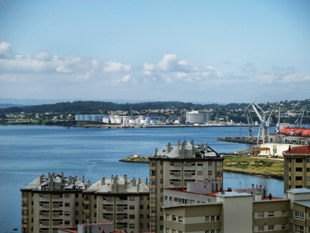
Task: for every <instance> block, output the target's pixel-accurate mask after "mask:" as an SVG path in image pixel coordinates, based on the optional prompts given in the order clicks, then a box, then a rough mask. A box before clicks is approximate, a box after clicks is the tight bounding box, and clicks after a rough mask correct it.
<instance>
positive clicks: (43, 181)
mask: <svg viewBox="0 0 310 233" xmlns="http://www.w3.org/2000/svg"><path fill="white" fill-rule="evenodd" d="M88 186H90V182H88V183H85V181H84V177H83V179H79V178H78V177H71V176H70V177H64V174H63V173H62V174H61V175H56V174H54V173H53V174H50V173H49V174H48V177H45V176H44V175H41V176H39V177H38V178H37V179H35V180H34V181H32V182H31V183H30V184H28V185H27V186H26V187H25V188H22V189H21V192H22V233H31V232H33V233H55V232H57V231H58V229H59V228H63V227H73V226H76V225H77V224H79V223H82V221H83V195H82V192H83V190H85V189H86V188H87V187H88Z"/></svg>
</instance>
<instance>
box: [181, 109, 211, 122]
mask: <svg viewBox="0 0 310 233" xmlns="http://www.w3.org/2000/svg"><path fill="white" fill-rule="evenodd" d="M205 121H206V114H205V112H198V111H191V112H187V113H186V123H190V124H202V123H204V122H205Z"/></svg>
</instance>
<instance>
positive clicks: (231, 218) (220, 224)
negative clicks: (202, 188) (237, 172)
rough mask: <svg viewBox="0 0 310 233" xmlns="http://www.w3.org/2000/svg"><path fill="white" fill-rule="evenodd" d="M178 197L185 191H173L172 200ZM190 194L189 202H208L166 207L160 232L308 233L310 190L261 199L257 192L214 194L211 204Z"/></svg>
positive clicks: (202, 196)
mask: <svg viewBox="0 0 310 233" xmlns="http://www.w3.org/2000/svg"><path fill="white" fill-rule="evenodd" d="M251 189H252V188H250V189H247V191H250V190H251ZM254 189H256V188H254ZM239 191H240V190H239ZM165 194H166V192H165ZM169 194H171V192H169ZM178 194H179V196H180V197H182V195H183V194H184V190H182V191H177V190H175V192H174V194H173V195H174V197H173V198H177V197H178ZM190 195H191V198H192V199H200V201H207V202H201V203H198V202H194V203H192V202H189V203H184V202H180V203H179V204H176V203H174V204H173V205H169V203H167V204H165V205H164V206H163V210H164V231H163V232H165V233H172V232H175V233H181V232H205V233H249V232H253V233H254V232H275V233H289V232H299V233H300V232H304V233H307V232H310V224H309V223H310V189H291V190H289V191H288V196H287V197H285V198H277V197H272V196H271V195H269V196H268V197H265V198H264V197H263V195H262V194H261V192H260V191H259V190H257V193H255V194H251V193H249V192H241V191H240V192H236V191H233V190H227V191H225V192H217V193H213V194H210V196H212V195H214V197H215V199H214V200H212V201H208V197H207V196H208V195H207V194H205V195H202V194H201V193H192V192H191V193H190ZM195 195H196V196H197V197H194V196H195Z"/></svg>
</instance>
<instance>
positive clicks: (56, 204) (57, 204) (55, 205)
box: [53, 203, 63, 209]
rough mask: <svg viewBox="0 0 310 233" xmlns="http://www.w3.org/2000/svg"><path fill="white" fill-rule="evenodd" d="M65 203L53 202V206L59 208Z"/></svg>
mask: <svg viewBox="0 0 310 233" xmlns="http://www.w3.org/2000/svg"><path fill="white" fill-rule="evenodd" d="M62 207H63V204H62V203H53V208H55V209H57V208H62Z"/></svg>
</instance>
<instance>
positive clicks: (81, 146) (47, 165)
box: [0, 126, 283, 233]
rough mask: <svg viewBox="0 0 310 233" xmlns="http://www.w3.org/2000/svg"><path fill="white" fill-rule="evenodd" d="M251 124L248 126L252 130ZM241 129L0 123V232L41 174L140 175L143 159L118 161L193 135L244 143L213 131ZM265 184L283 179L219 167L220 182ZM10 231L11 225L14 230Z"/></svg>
mask: <svg viewBox="0 0 310 233" xmlns="http://www.w3.org/2000/svg"><path fill="white" fill-rule="evenodd" d="M256 130H257V129H254V133H256V132H255V131H256ZM246 134H247V128H246V127H191V128H190V127H187V128H125V129H107V128H74V127H72V128H70V129H67V128H65V127H52V126H50V127H49V126H0V189H1V191H0V232H1V233H2V232H3V233H6V232H13V228H18V231H17V232H20V230H21V192H20V188H22V187H25V186H26V185H27V184H28V183H30V182H31V181H33V180H34V179H35V178H37V177H38V176H40V175H41V174H45V175H47V174H48V172H55V173H61V172H64V174H65V176H75V175H77V176H78V177H80V178H82V176H83V175H84V176H85V179H86V180H88V179H89V180H90V181H91V182H92V183H94V182H96V181H98V180H99V179H101V178H102V177H106V178H108V179H109V178H110V177H111V175H114V176H115V175H118V176H123V175H124V174H127V175H128V178H133V177H134V178H141V179H143V180H145V178H146V177H148V175H149V172H148V171H149V170H148V169H149V168H148V164H137V163H122V162H119V159H121V158H124V157H126V156H128V155H130V154H135V153H140V155H141V156H150V155H152V154H154V150H155V148H158V149H160V148H161V147H163V146H165V145H166V144H167V143H168V142H171V143H172V144H177V143H178V140H181V141H182V140H187V141H190V140H192V139H193V140H194V141H195V144H201V143H204V144H205V143H207V144H208V145H209V146H211V147H212V148H213V149H214V150H216V151H217V152H219V153H232V152H234V151H241V150H244V149H246V145H244V144H235V143H229V142H219V141H217V137H224V136H226V137H234V136H235V137H238V136H240V135H241V136H245V135H246ZM252 184H255V185H256V184H257V185H260V184H262V185H266V186H267V188H268V190H269V191H268V192H270V193H272V194H273V196H279V197H283V181H279V180H276V179H271V178H264V177H258V176H250V175H244V174H238V173H228V172H224V188H225V189H227V187H232V188H243V187H251V185H252ZM14 232H16V231H14Z"/></svg>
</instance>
